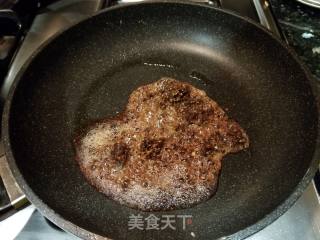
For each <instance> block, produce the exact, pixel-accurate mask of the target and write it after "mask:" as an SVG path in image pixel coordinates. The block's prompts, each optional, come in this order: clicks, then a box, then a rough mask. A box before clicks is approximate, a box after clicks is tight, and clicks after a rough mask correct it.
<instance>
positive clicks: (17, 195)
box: [0, 143, 28, 220]
mask: <svg viewBox="0 0 320 240" xmlns="http://www.w3.org/2000/svg"><path fill="white" fill-rule="evenodd" d="M0 150H1V151H0V152H1V154H0V177H1V179H2V181H3V185H4V187H5V190H6V192H7V195H8V198H9V203H8V204H6V205H4V206H1V207H0V218H1V219H2V220H3V218H5V217H9V216H10V215H11V214H8V212H12V213H14V212H15V210H16V209H19V208H21V207H23V206H24V205H25V204H26V203H28V200H27V198H26V196H25V195H24V194H23V193H22V191H21V189H20V187H19V186H18V184H17V183H16V181H15V179H14V177H13V175H12V172H11V170H10V167H9V164H8V161H7V159H6V157H5V155H4V152H3V145H2V143H0ZM2 215H5V217H3V216H2Z"/></svg>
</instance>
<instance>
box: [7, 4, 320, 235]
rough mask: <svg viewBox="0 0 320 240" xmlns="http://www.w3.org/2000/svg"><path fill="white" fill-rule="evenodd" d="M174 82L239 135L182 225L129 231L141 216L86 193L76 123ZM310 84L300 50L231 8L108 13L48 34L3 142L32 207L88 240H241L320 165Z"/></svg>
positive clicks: (138, 7)
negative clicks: (235, 148) (242, 143)
mask: <svg viewBox="0 0 320 240" xmlns="http://www.w3.org/2000/svg"><path fill="white" fill-rule="evenodd" d="M164 76H167V77H173V78H176V79H179V80H182V81H186V82H189V83H191V84H193V85H194V86H196V87H198V88H200V89H203V90H205V91H206V92H207V94H208V95H209V96H210V97H211V98H212V99H214V100H216V101H217V102H218V103H219V104H220V105H221V106H222V107H223V108H224V109H226V110H227V112H228V115H229V116H230V117H232V118H234V119H236V120H237V121H238V122H239V123H240V125H241V126H242V127H243V128H244V129H245V130H246V131H247V133H248V135H249V138H250V141H251V146H250V149H249V150H248V151H243V152H241V153H238V154H234V155H228V156H227V157H226V158H225V159H224V160H223V167H222V173H221V177H220V181H219V186H218V191H217V193H216V195H215V196H214V197H212V198H211V199H210V200H208V201H206V202H203V203H201V204H198V205H197V206H194V207H192V208H189V209H183V210H175V211H169V212H153V213H152V214H154V215H155V216H157V217H159V218H162V217H163V215H168V214H169V215H174V216H177V215H191V216H192V223H190V222H189V224H188V226H187V227H186V229H183V226H182V224H178V222H177V224H176V225H175V227H176V230H172V229H170V228H166V229H164V230H137V229H134V230H129V229H128V219H129V216H130V215H132V214H134V215H138V214H140V215H141V216H143V217H147V216H149V215H150V213H144V212H140V211H138V210H134V209H130V208H128V207H125V206H122V205H119V204H118V203H116V202H114V201H112V200H109V199H107V198H106V197H105V196H104V195H103V194H101V193H99V192H98V191H97V190H96V189H95V188H93V187H92V186H90V185H89V184H88V183H87V182H86V180H85V179H84V177H83V176H82V174H81V172H80V171H79V168H78V166H77V164H76V162H75V161H74V149H73V146H72V140H73V138H74V137H75V135H76V134H77V132H78V131H79V129H81V128H82V127H83V126H86V125H87V124H88V123H89V122H91V121H94V120H96V119H101V118H105V117H110V116H113V115H115V114H116V113H117V112H120V111H122V110H123V109H124V107H125V105H126V102H127V99H128V96H129V94H130V93H131V92H132V91H133V90H134V89H136V88H137V87H139V86H141V85H144V84H147V83H151V82H153V81H155V80H157V79H159V78H161V77H164ZM316 91H317V89H316V86H315V84H314V80H313V79H312V77H311V76H310V74H309V73H308V71H307V70H306V69H305V67H304V66H303V65H302V64H301V63H300V62H299V61H298V59H297V57H296V55H295V54H294V53H293V52H292V51H291V50H290V49H288V48H287V47H286V46H285V45H284V44H282V43H281V42H279V40H277V39H276V38H275V37H273V36H272V35H271V34H270V33H269V32H267V31H266V30H264V29H263V28H261V27H259V26H258V25H256V24H254V23H252V22H251V21H249V20H248V19H244V18H241V17H239V16H236V15H234V14H232V13H228V12H225V11H223V10H218V9H215V8H213V7H210V6H204V5H200V4H196V3H185V2H172V1H170V2H167V1H162V2H152V3H150V2H149V3H139V4H132V5H125V6H116V7H112V8H110V9H107V10H105V11H102V12H100V13H99V14H97V15H95V16H93V17H91V18H89V19H87V20H85V21H83V22H81V23H79V24H77V25H75V26H73V27H72V28H70V29H68V30H66V31H65V32H63V33H61V34H60V35H59V36H57V37H55V38H52V39H51V40H50V41H49V42H48V43H46V44H45V45H43V46H42V47H40V49H39V50H38V51H37V52H36V53H35V54H34V55H33V56H32V58H30V60H29V61H28V62H27V63H26V65H25V66H24V67H23V68H22V69H21V71H20V73H19V74H18V75H17V78H16V80H15V81H14V84H13V86H12V89H11V90H10V93H9V96H8V98H7V101H6V105H5V109H4V114H3V125H2V130H3V141H4V145H5V151H6V156H7V158H8V161H9V164H10V167H11V170H12V171H13V174H14V176H15V178H16V180H17V182H18V184H19V185H20V187H21V188H22V190H23V191H24V192H25V194H26V196H27V197H28V198H29V200H30V201H31V202H32V203H33V204H34V205H35V206H36V207H37V208H38V209H39V210H40V212H41V213H42V214H43V215H45V216H46V217H48V218H49V219H50V220H51V221H53V222H54V223H56V224H57V225H58V226H60V227H61V228H63V229H65V230H66V231H69V232H71V233H73V234H75V235H77V236H80V237H82V238H85V239H100V238H103V237H106V238H113V239H128V238H130V239H193V238H194V237H195V238H197V239H242V238H245V237H247V236H249V235H250V234H253V233H254V232H256V231H258V230H260V229H262V228H263V227H265V226H267V225H268V224H270V223H271V222H272V221H274V220H275V219H276V218H277V217H279V216H280V215H281V214H282V213H284V212H285V211H286V210H287V209H288V208H289V207H290V206H291V205H292V204H293V203H294V202H295V201H296V200H297V198H298V197H299V196H300V195H301V193H302V192H303V190H304V189H305V187H306V186H307V185H308V184H309V182H310V181H311V179H312V177H313V175H314V173H315V171H316V169H317V166H318V164H319V162H318V159H319V141H318V140H319V138H318V130H319V127H318V107H317V98H316V97H315V96H317V93H316Z"/></svg>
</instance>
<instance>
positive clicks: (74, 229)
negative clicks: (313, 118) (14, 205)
mask: <svg viewBox="0 0 320 240" xmlns="http://www.w3.org/2000/svg"><path fill="white" fill-rule="evenodd" d="M151 4H152V5H153V4H180V5H190V6H198V7H203V8H208V9H212V10H214V11H219V12H221V13H223V14H225V15H231V16H232V17H235V18H237V19H239V21H245V22H247V23H249V24H251V25H253V26H254V27H255V28H258V29H259V31H263V32H264V33H266V34H267V35H269V37H271V38H272V39H273V41H276V42H277V43H278V44H280V45H281V46H282V47H283V48H285V49H286V50H287V52H288V53H289V55H290V56H291V57H292V59H293V60H294V61H295V62H297V63H298V64H299V65H300V67H301V70H302V71H303V72H304V74H305V76H306V79H307V81H308V83H309V84H310V87H311V90H312V93H313V97H314V100H315V102H316V103H318V104H319V103H320V96H319V93H318V92H319V90H318V89H317V86H316V85H317V84H319V83H317V82H316V79H315V77H314V76H313V75H312V74H311V72H310V70H309V69H308V68H307V67H306V65H305V64H304V63H303V62H302V61H301V60H300V59H299V57H298V55H297V53H296V52H295V51H294V50H292V49H291V48H290V47H289V46H288V45H287V44H285V43H284V42H282V41H281V40H280V39H278V38H277V37H276V36H274V35H273V34H272V33H271V32H270V31H268V30H267V29H265V28H263V27H262V26H261V25H260V24H258V23H256V22H254V21H253V20H251V19H249V18H247V17H243V16H239V15H237V14H236V13H234V12H232V11H228V10H224V9H220V8H216V7H213V6H210V5H204V4H202V3H196V2H186V1H181V0H173V1H172V0H154V1H148V2H136V3H129V4H125V5H116V6H113V7H109V8H106V9H104V10H101V11H98V12H96V13H95V14H93V15H91V16H89V17H88V18H86V19H84V20H81V21H79V22H77V23H75V24H72V25H71V26H69V27H67V28H64V29H62V30H60V31H59V32H57V33H56V34H54V35H53V36H51V37H50V38H49V39H47V40H46V41H45V42H44V43H42V44H41V45H40V46H39V47H38V48H37V49H36V50H35V51H34V52H33V54H32V55H31V56H30V57H29V59H28V60H27V61H26V62H25V63H24V64H23V66H22V67H21V69H20V70H19V72H18V73H17V75H16V76H15V78H14V80H13V83H12V86H11V87H10V90H9V93H8V95H7V97H6V101H5V106H4V110H3V114H2V141H3V145H4V151H5V155H6V158H7V161H8V163H9V166H10V169H11V171H12V173H13V176H14V178H15V180H16V181H17V183H18V184H19V186H20V187H21V189H22V190H23V192H24V194H25V195H26V196H27V198H28V199H29V200H30V202H31V203H33V204H34V205H35V206H36V207H37V209H38V210H39V211H40V213H41V214H42V215H44V216H45V217H47V218H48V219H49V220H50V221H52V222H53V223H55V224H57V225H58V226H59V227H61V228H62V229H63V230H65V231H67V232H70V233H71V234H74V235H76V236H78V237H81V238H84V239H109V238H107V237H104V236H101V235H99V234H96V233H93V232H90V231H88V230H86V229H84V228H81V227H79V226H77V225H76V224H74V223H72V222H70V221H68V220H67V219H65V218H63V217H62V216H61V215H59V214H58V213H57V212H55V211H54V210H53V209H52V208H50V207H49V206H48V205H47V204H46V203H45V202H43V201H42V200H41V199H40V197H39V196H37V195H36V194H35V193H34V192H33V190H32V189H31V187H29V185H28V184H27V182H26V181H25V179H24V177H23V175H22V173H21V172H20V171H19V169H18V167H17V164H16V162H15V158H14V156H13V151H12V149H11V143H10V131H9V129H10V128H9V125H10V124H9V122H10V112H11V107H12V100H13V98H14V96H15V90H16V88H17V87H18V85H19V83H20V80H21V79H22V76H23V74H24V72H25V71H26V69H27V68H28V67H29V65H30V64H31V62H32V60H33V59H34V58H35V57H36V56H37V55H38V54H39V53H40V52H41V51H42V50H43V49H44V48H45V47H46V46H47V45H49V44H50V43H51V42H52V41H53V40H54V39H56V38H57V37H58V36H59V35H61V34H62V33H64V32H66V31H67V30H68V29H70V28H72V27H74V26H76V25H78V24H79V23H82V22H85V21H87V20H89V19H91V18H92V17H94V16H97V15H100V14H103V13H106V12H109V11H114V10H116V9H120V8H121V9H122V8H130V7H131V6H137V5H151ZM318 104H317V112H318V114H317V116H318V119H317V128H318V130H317V139H316V143H315V150H314V154H313V158H312V160H311V162H310V165H309V168H308V170H307V171H306V173H305V175H304V176H303V177H302V178H301V180H300V182H299V183H298V184H297V186H296V187H295V189H293V191H292V193H291V194H290V195H289V197H288V198H287V199H286V200H284V201H283V202H282V203H281V204H280V205H278V206H277V207H276V208H274V209H273V210H272V211H271V212H270V213H269V214H267V215H265V216H264V217H263V218H261V219H260V220H259V221H257V222H256V223H254V224H252V225H249V226H248V227H246V228H244V229H242V230H240V231H238V232H235V233H233V234H231V235H229V236H225V237H222V238H221V239H244V238H247V237H249V236H250V235H253V234H255V233H256V232H258V231H260V230H262V229H263V228H265V227H267V226H268V225H270V224H271V223H272V222H274V221H275V220H276V219H278V218H279V217H280V216H282V215H283V214H284V213H285V212H286V211H287V210H288V209H289V208H291V207H292V205H293V204H294V203H295V202H296V201H297V200H298V198H299V197H300V196H301V195H302V194H303V192H304V191H305V189H306V188H307V186H308V185H309V184H310V182H311V181H312V179H313V177H314V175H315V173H316V171H317V169H318V166H319V160H320V137H319V135H320V134H319V133H320V124H319V115H320V111H319V107H318V106H319V105H318Z"/></svg>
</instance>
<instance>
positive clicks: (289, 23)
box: [0, 0, 320, 240]
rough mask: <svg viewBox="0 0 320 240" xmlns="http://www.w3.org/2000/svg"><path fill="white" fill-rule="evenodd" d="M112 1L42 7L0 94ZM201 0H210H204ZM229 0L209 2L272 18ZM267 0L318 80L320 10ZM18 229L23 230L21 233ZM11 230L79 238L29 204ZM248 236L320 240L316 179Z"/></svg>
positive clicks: (3, 227)
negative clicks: (56, 39)
mask: <svg viewBox="0 0 320 240" xmlns="http://www.w3.org/2000/svg"><path fill="white" fill-rule="evenodd" d="M110 2H111V1H103V0H61V1H58V2H54V3H53V4H50V5H48V6H47V7H46V8H44V9H42V11H41V12H39V13H38V14H37V15H36V17H35V19H34V20H33V22H32V24H31V27H30V29H29V30H28V32H27V34H26V35H25V37H24V39H23V41H22V44H21V46H20V47H19V50H18V51H17V53H16V55H15V59H14V61H13V63H12V65H11V67H10V69H9V72H8V74H7V78H6V80H5V82H4V85H3V87H2V89H1V95H2V96H3V97H4V96H6V94H7V92H8V90H9V87H10V85H11V83H12V81H13V79H14V77H15V74H16V73H17V71H18V70H19V69H20V67H21V66H22V65H23V63H24V62H25V61H26V60H27V59H28V58H29V57H30V55H31V54H32V53H33V52H34V51H35V50H36V49H37V47H38V46H39V45H40V44H42V43H43V42H44V41H46V39H48V38H49V37H50V36H52V35H54V34H55V33H57V32H59V31H61V29H65V28H67V27H68V26H71V25H72V24H74V23H75V22H78V21H80V20H82V19H85V18H86V17H88V16H89V15H91V14H92V13H93V12H96V11H97V10H99V9H100V8H101V7H102V6H105V5H108V4H110ZM126 2H130V0H122V1H118V2H117V4H125V3H126ZM202 2H208V1H205V0H204V1H202ZM232 2H233V3H234V2H235V0H220V1H218V0H214V1H210V4H212V5H214V6H217V7H223V8H232V10H233V11H238V12H241V14H242V15H246V16H249V17H250V18H252V19H254V20H255V21H260V20H263V17H266V20H267V22H265V23H264V25H265V26H267V25H268V24H266V23H268V18H269V17H270V16H268V15H267V16H263V15H262V16H261V14H262V13H261V12H260V13H257V12H256V11H255V10H253V9H252V7H253V6H254V4H253V2H256V3H257V2H259V3H262V5H260V6H262V8H263V6H264V5H263V4H264V1H260V0H253V1H242V5H241V4H240V5H239V4H236V5H234V4H233V3H232ZM113 3H114V2H113ZM270 3H271V4H272V7H273V10H274V13H275V16H276V17H277V19H278V20H279V26H280V29H279V32H280V34H279V35H280V36H281V35H282V34H283V35H282V37H285V38H286V41H287V42H288V44H289V45H291V46H292V47H294V48H295V49H296V51H297V52H298V54H299V55H300V56H301V57H302V60H303V61H305V62H306V63H307V64H308V66H309V67H310V69H311V71H312V72H313V73H314V74H315V76H318V77H319V79H320V69H318V68H319V66H320V64H319V61H320V50H319V53H318V52H317V51H318V50H317V49H318V48H319V49H320V35H319V33H320V21H317V22H314V20H317V19H318V16H320V10H314V9H311V8H309V7H305V6H301V5H300V4H298V3H292V1H286V0H280V1H278V0H271V1H270ZM246 4H247V5H246ZM316 13H317V14H316ZM264 14H265V13H264ZM267 14H268V13H267ZM297 16H298V17H299V19H300V20H299V21H298V20H297V19H296V17H297ZM269 20H270V19H269ZM306 26H308V27H306ZM274 27H278V25H277V24H276V26H271V29H272V28H274ZM273 30H274V29H273ZM311 52H312V54H311ZM0 183H1V182H0ZM13 218H14V219H13ZM17 219H18V220H21V221H22V222H23V221H24V223H25V222H27V223H26V225H25V226H24V223H23V224H22V223H21V224H20V225H21V226H20V228H19V229H18V226H17V227H16V228H12V224H14V225H15V226H16V225H18V224H17V222H18V220H17ZM10 226H11V227H10ZM21 228H23V229H22V231H21V232H20V230H21ZM11 230H12V231H18V232H20V233H19V234H18V235H17V237H16V238H15V239H18V240H28V239H30V240H31V239H32V240H37V239H49V240H51V239H52V240H53V239H54V240H59V239H78V238H77V237H75V236H73V235H71V234H69V233H66V232H64V231H62V230H61V229H59V228H56V227H54V226H53V225H52V224H49V223H48V221H47V220H46V219H45V218H44V217H43V216H42V215H41V214H40V213H39V212H38V211H37V210H36V209H35V207H34V206H33V205H30V206H28V207H27V208H25V209H23V210H20V211H18V212H17V213H16V214H14V215H13V216H11V217H10V218H8V219H6V220H4V221H2V222H0V232H1V239H12V235H11V237H10V236H9V235H10V234H12V232H10V233H9V231H11ZM6 232H7V235H6ZM16 234H17V233H15V235H16ZM248 239H249V240H269V239H272V240H280V239H281V240H282V239H291V240H301V239H304V240H320V201H319V195H318V194H317V191H316V187H315V184H314V182H312V183H311V184H310V186H309V187H308V188H307V189H306V191H305V193H304V194H303V196H302V197H301V198H300V199H299V200H298V201H297V202H296V203H295V205H294V206H293V207H292V208H291V209H289V211H287V212H286V213H285V214H284V215H283V216H281V217H280V218H279V219H278V220H276V221H275V222H274V223H272V224H271V225H269V226H268V227H266V228H265V229H263V230H262V231H260V232H258V233H257V234H254V235H253V236H251V237H249V238H248Z"/></svg>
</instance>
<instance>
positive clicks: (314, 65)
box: [270, 0, 320, 81]
mask: <svg viewBox="0 0 320 240" xmlns="http://www.w3.org/2000/svg"><path fill="white" fill-rule="evenodd" d="M270 3H271V6H272V9H273V12H274V15H275V17H276V18H277V20H278V23H279V26H280V28H281V30H282V31H283V33H284V35H285V37H286V39H287V41H288V43H289V45H290V46H291V47H293V48H294V50H295V51H296V52H297V53H298V55H299V56H300V58H301V59H302V60H303V61H304V62H305V63H306V64H307V66H308V67H309V69H310V70H311V72H312V73H313V74H314V75H315V76H316V77H317V78H318V79H319V81H320V9H316V8H312V7H309V6H306V5H303V4H301V3H298V2H297V1H295V0H270Z"/></svg>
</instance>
